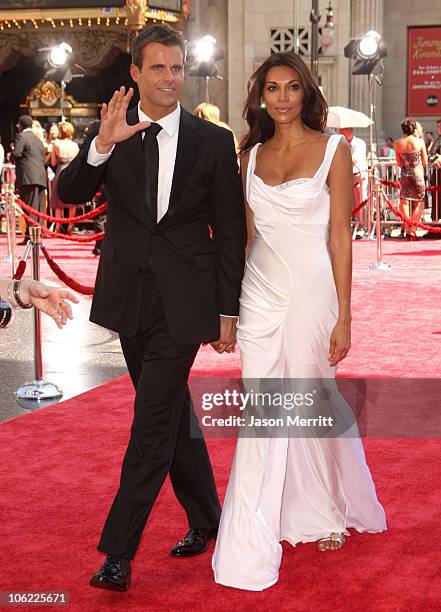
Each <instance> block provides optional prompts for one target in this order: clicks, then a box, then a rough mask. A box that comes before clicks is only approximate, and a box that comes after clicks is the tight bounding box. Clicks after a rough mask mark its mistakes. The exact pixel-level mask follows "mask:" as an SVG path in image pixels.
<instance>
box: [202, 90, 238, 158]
mask: <svg viewBox="0 0 441 612" xmlns="http://www.w3.org/2000/svg"><path fill="white" fill-rule="evenodd" d="M193 115H196V117H199V119H204V121H211V123H214V124H215V125H219V126H220V127H223V128H225V129H226V130H230V132H231V133H232V134H233V137H234V145H235V147H236V153H239V143H238V142H237V138H236V136H235V134H234V132H233V130H232V129H231V128H230V126H229V125H228V124H227V123H224V122H223V121H221V120H220V108H219V107H218V106H216V105H215V104H211V103H210V102H201V104H198V105H197V106H196V108H195V109H194V111H193Z"/></svg>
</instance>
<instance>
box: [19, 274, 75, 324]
mask: <svg viewBox="0 0 441 612" xmlns="http://www.w3.org/2000/svg"><path fill="white" fill-rule="evenodd" d="M20 298H21V301H22V302H23V303H24V304H32V305H33V306H35V308H38V310H40V311H41V312H44V313H45V314H47V315H49V316H50V317H52V319H53V320H54V321H55V323H56V324H57V325H58V327H59V328H60V329H61V328H62V327H63V326H64V325H65V324H66V321H67V319H72V318H73V315H72V308H71V305H70V304H68V303H67V302H65V301H64V300H70V301H71V302H74V303H75V304H78V302H79V299H78V298H77V297H76V296H75V295H73V293H70V291H66V290H65V289H59V288H58V287H49V286H48V285H44V284H43V283H40V282H38V281H34V280H29V279H25V280H22V281H21V282H20Z"/></svg>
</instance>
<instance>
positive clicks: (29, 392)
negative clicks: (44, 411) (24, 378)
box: [15, 380, 63, 402]
mask: <svg viewBox="0 0 441 612" xmlns="http://www.w3.org/2000/svg"><path fill="white" fill-rule="evenodd" d="M61 397H63V392H62V391H61V389H59V388H58V387H57V385H54V384H53V383H50V382H45V381H44V380H34V381H33V382H31V383H26V384H24V385H23V386H21V387H20V389H18V391H16V392H15V399H17V400H19V401H22V400H26V401H28V400H32V401H33V402H40V401H42V400H43V401H44V400H53V399H60V398H61Z"/></svg>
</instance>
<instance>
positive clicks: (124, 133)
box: [95, 85, 150, 153]
mask: <svg viewBox="0 0 441 612" xmlns="http://www.w3.org/2000/svg"><path fill="white" fill-rule="evenodd" d="M132 96H133V87H130V89H129V91H128V92H127V93H126V88H125V87H124V85H122V86H121V87H120V88H119V90H117V91H115V93H114V94H113V96H112V98H111V100H110V102H109V103H108V104H105V103H104V104H103V106H102V109H101V125H100V131H99V133H98V136H97V139H96V143H95V144H96V150H97V152H98V153H109V152H110V151H111V149H112V147H113V146H114V145H115V144H116V143H117V142H123V141H124V140H127V139H128V138H130V137H131V136H133V135H134V134H136V132H139V131H141V130H145V129H146V128H148V127H150V123H149V122H148V121H140V122H139V123H137V124H136V125H128V123H127V119H126V113H127V108H128V106H129V102H130V100H131V99H132Z"/></svg>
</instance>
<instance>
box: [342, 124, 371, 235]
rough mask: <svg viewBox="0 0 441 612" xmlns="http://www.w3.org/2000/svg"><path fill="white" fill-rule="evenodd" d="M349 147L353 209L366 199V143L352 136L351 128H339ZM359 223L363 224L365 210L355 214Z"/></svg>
mask: <svg viewBox="0 0 441 612" xmlns="http://www.w3.org/2000/svg"><path fill="white" fill-rule="evenodd" d="M338 132H339V134H342V135H343V136H344V137H345V138H346V141H347V142H348V143H349V146H350V147H351V154H352V174H353V177H354V208H357V206H359V205H360V204H361V203H362V202H364V200H366V198H367V186H368V165H367V160H366V143H365V141H364V140H362V139H361V138H358V137H357V136H354V132H353V130H352V128H339V130H338ZM357 217H358V220H359V221H360V223H364V222H365V217H366V213H365V208H362V209H361V210H360V212H358V213H357Z"/></svg>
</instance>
